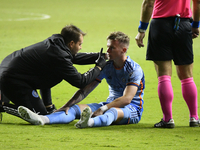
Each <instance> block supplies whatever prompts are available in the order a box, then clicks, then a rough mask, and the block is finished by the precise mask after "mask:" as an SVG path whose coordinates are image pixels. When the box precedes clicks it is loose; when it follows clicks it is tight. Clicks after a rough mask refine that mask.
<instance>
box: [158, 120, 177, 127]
mask: <svg viewBox="0 0 200 150" xmlns="http://www.w3.org/2000/svg"><path fill="white" fill-rule="evenodd" d="M154 127H155V128H174V127H175V124H174V120H173V119H170V120H169V121H168V122H165V121H164V120H163V119H161V121H160V122H158V123H156V124H154Z"/></svg>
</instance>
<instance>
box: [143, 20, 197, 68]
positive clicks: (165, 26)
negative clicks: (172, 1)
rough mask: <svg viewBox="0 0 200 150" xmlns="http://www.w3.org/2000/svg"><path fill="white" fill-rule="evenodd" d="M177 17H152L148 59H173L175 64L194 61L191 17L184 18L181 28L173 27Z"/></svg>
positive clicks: (185, 63)
mask: <svg viewBox="0 0 200 150" xmlns="http://www.w3.org/2000/svg"><path fill="white" fill-rule="evenodd" d="M174 23H175V18H174V17H170V18H158V19H152V21H151V24H150V29H149V37H148V45H147V53H146V60H153V61H167V60H173V61H174V64H175V65H187V64H191V63H193V49H192V44H193V41H192V30H191V23H190V19H186V18H184V19H182V18H181V21H180V25H179V29H178V30H177V31H175V30H174V29H173V27H174Z"/></svg>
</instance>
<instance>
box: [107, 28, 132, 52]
mask: <svg viewBox="0 0 200 150" xmlns="http://www.w3.org/2000/svg"><path fill="white" fill-rule="evenodd" d="M107 40H117V41H118V42H119V43H120V44H124V45H125V46H126V47H127V49H128V47H129V42H130V38H129V37H128V35H126V34H125V33H123V32H120V31H117V32H112V33H110V35H109V36H108V37H107Z"/></svg>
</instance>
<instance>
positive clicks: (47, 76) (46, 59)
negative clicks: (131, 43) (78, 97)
mask: <svg viewBox="0 0 200 150" xmlns="http://www.w3.org/2000/svg"><path fill="white" fill-rule="evenodd" d="M97 58H98V53H89V54H88V53H78V54H77V55H76V56H72V54H71V52H70V50H69V48H68V47H67V46H66V45H65V44H64V40H63V38H62V36H61V35H60V34H54V35H52V36H51V37H49V38H47V39H46V40H44V41H42V42H39V43H36V44H34V45H31V46H28V47H25V48H23V49H21V50H19V51H16V52H14V53H12V54H10V55H9V56H7V57H6V58H5V59H4V60H3V61H2V63H1V66H0V77H1V80H3V79H4V78H7V79H9V78H12V79H15V80H21V81H24V82H26V83H27V84H29V85H30V86H31V87H32V88H33V89H47V88H51V87H53V86H55V85H56V84H58V83H60V82H61V81H62V80H63V79H64V80H66V81H67V82H69V83H70V84H71V85H73V86H75V87H77V88H83V87H85V86H86V85H87V84H89V83H90V82H91V81H93V80H94V79H95V78H96V77H97V76H98V75H99V73H100V70H99V69H98V68H97V67H94V68H92V69H90V70H89V71H88V72H86V73H84V74H81V73H79V72H78V71H77V69H76V68H75V67H74V66H73V63H74V64H92V63H95V60H96V59H97Z"/></svg>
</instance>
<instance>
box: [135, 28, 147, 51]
mask: <svg viewBox="0 0 200 150" xmlns="http://www.w3.org/2000/svg"><path fill="white" fill-rule="evenodd" d="M144 37H145V32H142V33H141V32H138V34H137V36H136V37H135V40H136V43H137V45H138V47H139V48H140V47H144V44H143V39H144Z"/></svg>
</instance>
